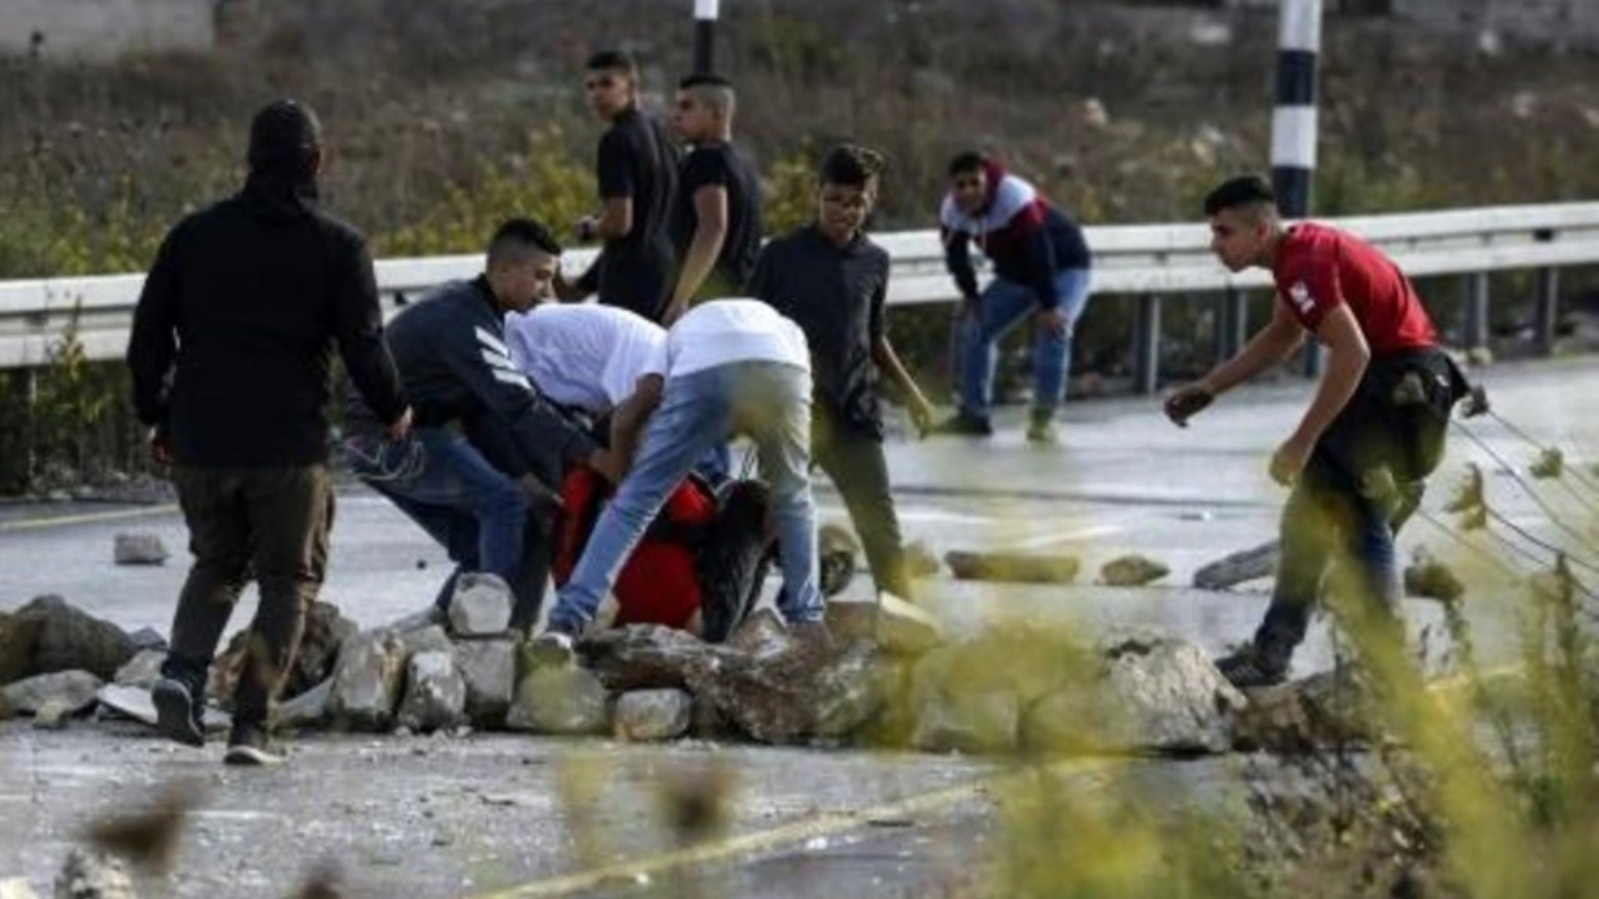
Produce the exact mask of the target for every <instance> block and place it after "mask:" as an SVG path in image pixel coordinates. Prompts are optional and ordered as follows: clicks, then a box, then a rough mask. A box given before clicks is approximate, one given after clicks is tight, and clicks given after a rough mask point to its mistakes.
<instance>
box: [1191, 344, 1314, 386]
mask: <svg viewBox="0 0 1599 899" xmlns="http://www.w3.org/2000/svg"><path fill="white" fill-rule="evenodd" d="M1304 342H1305V335H1304V333H1303V332H1301V331H1297V330H1294V331H1290V330H1287V329H1279V328H1274V327H1268V328H1266V329H1264V330H1262V331H1261V332H1260V333H1258V334H1256V335H1255V336H1254V337H1253V338H1251V339H1250V341H1249V343H1248V344H1246V345H1245V346H1244V348H1243V349H1242V350H1240V351H1239V352H1238V355H1236V356H1234V357H1232V358H1231V359H1228V360H1227V361H1226V362H1223V363H1222V364H1220V365H1218V366H1216V367H1215V368H1213V369H1211V370H1210V372H1209V373H1208V374H1206V375H1205V377H1204V378H1203V379H1202V381H1201V383H1203V384H1204V385H1205V387H1206V389H1208V390H1209V391H1210V392H1211V393H1213V394H1216V395H1217V396H1220V395H1221V394H1223V393H1226V392H1227V391H1229V390H1231V389H1233V388H1234V387H1236V386H1238V385H1239V384H1242V383H1243V382H1245V381H1247V380H1249V379H1250V378H1253V377H1254V376H1255V375H1257V374H1259V373H1260V372H1262V371H1264V370H1266V369H1268V368H1271V367H1272V366H1274V365H1277V364H1279V363H1281V362H1282V361H1283V360H1284V359H1287V358H1288V356H1289V354H1291V353H1293V351H1294V350H1297V349H1299V346H1300V344H1302V343H1304Z"/></svg>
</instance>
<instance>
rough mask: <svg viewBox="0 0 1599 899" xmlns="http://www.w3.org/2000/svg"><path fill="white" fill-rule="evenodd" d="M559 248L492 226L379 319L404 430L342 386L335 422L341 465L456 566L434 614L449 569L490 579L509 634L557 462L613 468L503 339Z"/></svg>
mask: <svg viewBox="0 0 1599 899" xmlns="http://www.w3.org/2000/svg"><path fill="white" fill-rule="evenodd" d="M560 254H561V247H560V244H558V243H556V241H555V239H554V238H553V237H552V236H551V235H550V232H549V231H548V230H547V229H546V228H545V227H544V226H543V225H541V224H539V223H538V222H534V221H530V220H528V219H512V220H511V221H508V222H506V223H505V224H503V225H501V226H500V227H499V229H498V230H497V231H496V232H495V234H494V237H493V239H492V240H491V241H490V242H489V249H488V265H487V269H486V271H485V272H484V273H483V274H482V275H479V276H478V277H477V278H475V279H473V280H471V281H454V282H451V283H448V284H445V285H443V286H441V287H439V288H438V289H436V290H434V291H433V292H432V293H430V294H428V295H427V296H425V297H423V298H422V299H421V300H420V301H418V302H417V303H415V304H413V305H411V306H408V307H406V309H405V310H404V311H402V312H401V313H400V314H399V315H397V316H395V318H394V320H393V321H392V322H390V324H389V330H388V345H389V349H390V351H392V352H393V353H394V359H395V362H396V364H397V365H398V366H399V369H400V374H401V377H402V378H403V379H404V382H405V392H406V396H408V397H410V399H411V402H412V403H413V404H415V407H416V429H415V431H414V432H413V433H412V434H411V435H410V436H409V437H407V438H405V439H401V440H394V439H391V438H390V437H389V436H388V435H386V434H385V433H384V429H383V428H382V426H381V424H380V422H381V418H380V417H379V416H376V415H374V414H373V410H372V409H371V408H370V407H369V406H368V405H367V404H366V403H364V402H362V400H361V398H360V397H357V396H355V395H354V393H353V392H352V394H351V399H350V403H349V408H348V413H347V415H346V420H345V424H346V429H347V431H348V437H347V438H346V440H345V443H344V449H345V454H346V456H347V457H348V459H349V460H350V465H351V468H352V469H354V471H355V473H356V474H357V475H359V476H360V477H361V479H362V480H364V481H366V482H367V483H368V484H370V485H371V486H372V487H373V488H374V489H376V490H377V491H378V492H379V493H382V494H383V495H384V496H385V497H387V498H388V499H389V500H390V501H391V502H393V503H394V504H395V505H396V506H398V507H399V508H400V510H401V511H403V512H404V513H405V514H406V515H408V516H410V517H411V519H412V520H414V521H415V522H416V523H417V524H419V525H421V526H422V528H423V530H426V531H427V532H428V534H429V535H431V536H432V537H433V539H435V540H437V541H438V542H439V544H440V545H442V546H443V547H444V548H445V549H446V550H447V551H448V552H449V555H450V559H451V561H453V562H455V563H456V566H457V567H456V571H455V573H454V574H451V575H450V577H449V579H448V580H446V581H445V583H444V586H443V588H442V589H441V590H440V591H439V594H438V597H437V598H436V599H435V601H434V607H435V608H436V609H437V610H439V611H440V612H443V611H445V610H447V609H448V606H449V602H450V599H451V597H452V596H453V594H454V590H455V583H456V580H457V578H458V576H459V575H460V574H461V573H463V572H467V571H475V572H485V573H489V574H494V575H497V576H498V577H500V578H501V579H502V580H504V581H505V583H506V584H507V585H508V586H509V587H510V588H511V591H512V593H513V595H514V596H515V603H514V605H513V607H512V614H511V626H512V627H514V628H518V629H522V630H526V629H527V628H529V627H531V626H532V624H533V622H534V620H535V618H536V617H537V616H538V609H539V603H540V602H541V600H542V599H543V594H544V589H545V585H546V581H547V579H548V577H549V570H550V562H551V558H552V554H553V552H554V543H553V540H552V530H551V529H552V526H553V524H554V521H553V513H554V511H555V508H556V505H557V502H558V501H557V500H556V493H555V490H554V487H555V485H559V484H560V483H561V478H562V470H563V468H564V467H566V466H574V465H583V464H587V465H589V466H591V467H593V468H594V469H596V470H597V471H599V472H600V473H601V474H602V475H606V476H607V477H609V478H610V479H611V480H613V481H614V480H616V479H617V477H618V476H619V475H618V474H617V472H616V466H615V465H614V463H613V462H611V461H610V460H611V455H610V454H609V453H608V452H606V451H604V450H602V449H600V448H598V446H597V445H596V443H595V442H594V440H593V439H592V438H591V437H590V436H589V435H588V434H587V433H586V432H585V431H583V430H582V429H581V428H579V427H577V426H576V425H575V424H573V423H572V422H570V421H568V420H567V419H566V418H565V417H564V416H562V415H561V414H560V413H559V412H556V411H555V410H554V409H553V408H552V407H551V406H550V405H549V404H548V403H547V402H546V401H545V400H544V399H543V397H541V396H540V395H539V394H537V393H536V392H535V391H534V390H533V387H532V385H530V384H529V383H528V380H527V378H526V376H524V375H523V374H522V372H521V371H520V370H518V369H517V367H516V364H515V363H514V362H512V361H511V355H510V350H509V349H508V348H507V347H506V344H505V330H504V328H505V324H504V320H505V314H506V313H507V312H526V311H527V310H528V309H530V308H532V307H533V305H534V304H535V303H537V302H539V301H540V300H542V299H545V298H547V297H548V296H549V295H550V293H551V291H552V282H553V281H554V279H555V272H556V268H557V265H558V263H559V259H560Z"/></svg>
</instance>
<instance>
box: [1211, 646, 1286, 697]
mask: <svg viewBox="0 0 1599 899" xmlns="http://www.w3.org/2000/svg"><path fill="white" fill-rule="evenodd" d="M1216 670H1218V671H1220V672H1221V676H1222V677H1225V678H1227V682H1228V683H1230V684H1232V685H1233V686H1235V687H1237V688H1238V689H1240V690H1247V689H1251V688H1256V687H1271V686H1276V685H1277V684H1280V683H1282V682H1283V681H1285V680H1287V679H1288V664H1287V662H1286V661H1284V662H1281V663H1279V662H1277V661H1275V660H1274V659H1271V658H1270V657H1269V656H1268V655H1267V654H1266V653H1264V652H1261V651H1260V650H1259V649H1258V648H1256V647H1255V645H1254V644H1250V645H1248V646H1244V647H1242V648H1240V649H1238V650H1237V651H1236V652H1233V653H1232V654H1230V655H1226V656H1222V657H1221V658H1219V659H1217V660H1216Z"/></svg>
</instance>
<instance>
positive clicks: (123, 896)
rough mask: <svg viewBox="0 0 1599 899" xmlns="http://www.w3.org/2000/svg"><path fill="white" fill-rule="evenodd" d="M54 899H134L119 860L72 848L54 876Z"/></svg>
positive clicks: (133, 893) (127, 878)
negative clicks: (59, 870)
mask: <svg viewBox="0 0 1599 899" xmlns="http://www.w3.org/2000/svg"><path fill="white" fill-rule="evenodd" d="M55 899H137V894H136V893H135V892H134V891H133V881H132V879H130V878H129V877H128V869H127V867H126V866H125V865H124V864H123V863H122V860H121V859H118V858H114V857H112V856H109V855H102V854H101V853H99V852H94V851H90V850H87V849H79V848H76V847H74V848H73V849H72V851H70V852H68V853H67V860H66V862H65V863H64V864H63V865H62V866H61V872H60V873H59V874H57V875H56V884H55Z"/></svg>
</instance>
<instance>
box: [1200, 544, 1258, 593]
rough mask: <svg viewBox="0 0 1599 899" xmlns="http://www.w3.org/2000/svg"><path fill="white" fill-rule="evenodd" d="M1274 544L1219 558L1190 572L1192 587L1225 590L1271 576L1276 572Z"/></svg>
mask: <svg viewBox="0 0 1599 899" xmlns="http://www.w3.org/2000/svg"><path fill="white" fill-rule="evenodd" d="M1278 552H1279V549H1278V545H1277V541H1276V540H1273V541H1271V542H1270V543H1262V544H1261V545H1259V546H1256V547H1252V548H1250V549H1246V550H1242V551H1240V552H1235V553H1233V554H1232V555H1229V556H1223V557H1222V558H1220V559H1217V560H1216V561H1214V562H1211V563H1210V564H1208V565H1205V566H1204V567H1202V568H1200V569H1199V570H1198V571H1196V572H1194V586H1195V587H1198V588H1199V589H1201V590H1225V589H1227V588H1228V587H1231V586H1233V585H1235V584H1242V583H1244V582H1245V581H1253V580H1256V579H1257V578H1263V577H1271V576H1272V573H1273V572H1275V571H1276V570H1277V556H1278Z"/></svg>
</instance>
